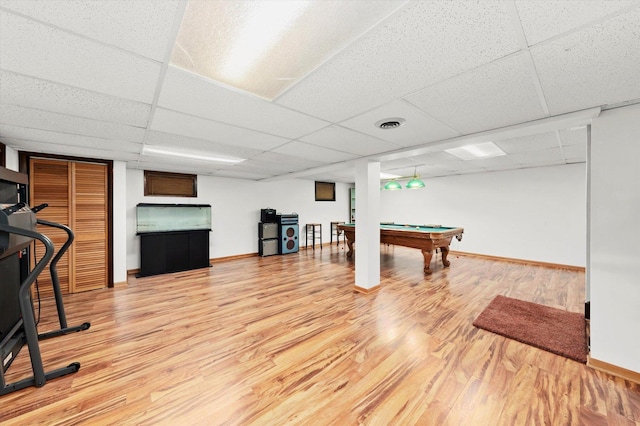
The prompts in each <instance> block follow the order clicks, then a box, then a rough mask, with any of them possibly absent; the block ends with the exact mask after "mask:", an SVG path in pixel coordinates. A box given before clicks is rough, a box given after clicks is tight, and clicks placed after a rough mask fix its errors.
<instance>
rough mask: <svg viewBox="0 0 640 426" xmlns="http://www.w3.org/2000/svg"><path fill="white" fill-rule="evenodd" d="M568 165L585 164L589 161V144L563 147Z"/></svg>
mask: <svg viewBox="0 0 640 426" xmlns="http://www.w3.org/2000/svg"><path fill="white" fill-rule="evenodd" d="M562 153H563V155H564V159H565V161H566V162H567V163H569V164H572V163H585V162H586V161H587V144H575V145H568V146H563V147H562Z"/></svg>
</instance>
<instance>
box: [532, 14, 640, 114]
mask: <svg viewBox="0 0 640 426" xmlns="http://www.w3.org/2000/svg"><path fill="white" fill-rule="evenodd" d="M531 54H532V56H533V59H534V62H535V64H536V69H537V70H538V75H539V77H540V83H541V84H542V89H543V90H544V94H545V97H546V99H547V103H548V105H549V111H550V112H551V114H552V115H555V114H561V113H565V112H570V111H576V110H581V109H586V108H589V107H593V106H601V105H606V104H615V103H618V102H623V101H626V100H630V99H638V98H640V78H638V76H639V75H640V8H637V9H635V10H634V11H633V12H630V13H626V14H624V15H620V16H617V17H615V18H612V19H609V20H607V21H605V22H604V23H602V24H598V25H595V26H593V27H589V28H586V29H583V30H581V31H578V32H575V33H572V34H569V35H567V36H566V37H562V38H559V39H557V40H553V41H551V42H549V43H545V44H541V45H539V46H535V47H533V48H532V49H531Z"/></svg>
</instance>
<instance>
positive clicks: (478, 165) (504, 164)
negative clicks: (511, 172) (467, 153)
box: [460, 155, 519, 170]
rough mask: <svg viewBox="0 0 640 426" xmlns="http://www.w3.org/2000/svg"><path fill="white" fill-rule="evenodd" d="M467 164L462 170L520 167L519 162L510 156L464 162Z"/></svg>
mask: <svg viewBox="0 0 640 426" xmlns="http://www.w3.org/2000/svg"><path fill="white" fill-rule="evenodd" d="M462 161H463V162H464V163H466V164H465V167H461V168H460V169H462V170H471V169H485V170H488V169H493V168H494V167H495V168H499V169H506V168H516V167H518V164H519V163H518V162H517V161H516V160H515V159H514V158H512V157H511V156H509V155H501V156H498V157H490V158H478V159H477V160H462Z"/></svg>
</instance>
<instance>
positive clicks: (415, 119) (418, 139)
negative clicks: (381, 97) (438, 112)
mask: <svg viewBox="0 0 640 426" xmlns="http://www.w3.org/2000/svg"><path fill="white" fill-rule="evenodd" d="M388 118H402V119H404V120H405V123H404V124H403V125H402V126H400V127H396V128H393V129H381V128H379V127H377V126H376V123H377V122H378V121H380V120H384V119H388ZM340 124H341V125H342V126H345V127H348V128H351V129H354V130H357V131H359V132H362V133H366V134H369V135H371V136H375V137H377V138H379V139H382V140H386V141H388V142H393V143H395V144H398V145H401V146H403V147H407V146H414V145H421V144H424V143H428V142H432V141H436V140H441V139H448V138H452V137H454V136H458V135H459V133H458V132H456V131H455V130H453V129H451V128H450V127H448V126H447V125H445V124H443V123H442V122H439V121H438V120H436V119H434V118H433V117H431V116H429V115H427V114H425V113H424V112H423V111H420V110H419V109H418V108H416V107H415V106H413V105H411V104H409V103H407V102H405V101H402V100H397V101H393V102H390V103H388V104H385V105H383V106H381V107H378V108H376V109H374V110H371V111H368V112H365V113H363V114H360V115H359V116H357V117H354V118H352V119H350V120H347V121H344V122H342V123H340Z"/></svg>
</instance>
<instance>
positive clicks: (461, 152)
mask: <svg viewBox="0 0 640 426" xmlns="http://www.w3.org/2000/svg"><path fill="white" fill-rule="evenodd" d="M445 152H448V153H449V154H451V155H454V156H456V157H458V158H460V159H462V160H477V159H480V158H491V157H499V156H501V155H507V154H506V153H505V152H504V151H503V150H501V149H500V148H499V147H498V146H497V145H496V144H494V143H493V142H484V143H479V144H475V145H467V146H461V147H460V148H451V149H445Z"/></svg>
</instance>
